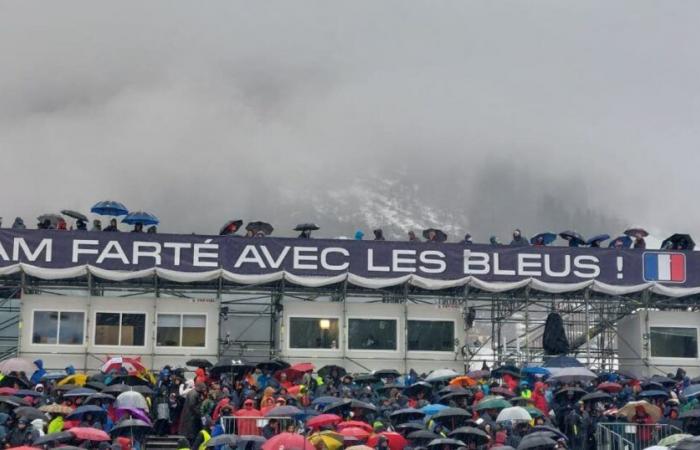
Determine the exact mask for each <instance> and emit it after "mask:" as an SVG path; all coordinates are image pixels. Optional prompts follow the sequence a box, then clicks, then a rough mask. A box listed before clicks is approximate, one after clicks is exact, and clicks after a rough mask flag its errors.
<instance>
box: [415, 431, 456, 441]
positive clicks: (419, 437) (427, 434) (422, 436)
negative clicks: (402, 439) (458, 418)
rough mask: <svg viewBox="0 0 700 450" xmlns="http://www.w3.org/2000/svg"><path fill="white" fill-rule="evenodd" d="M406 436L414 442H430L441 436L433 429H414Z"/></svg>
mask: <svg viewBox="0 0 700 450" xmlns="http://www.w3.org/2000/svg"><path fill="white" fill-rule="evenodd" d="M455 431H456V430H455ZM453 433H454V431H453ZM450 434H451V433H450ZM406 437H407V438H408V439H409V440H410V441H412V442H414V443H416V442H421V441H427V442H430V441H432V440H433V439H438V438H440V436H439V435H438V434H435V433H433V432H432V431H428V430H419V431H413V432H411V433H408V436H406Z"/></svg>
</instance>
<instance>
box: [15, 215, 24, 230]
mask: <svg viewBox="0 0 700 450" xmlns="http://www.w3.org/2000/svg"><path fill="white" fill-rule="evenodd" d="M12 229H13V230H26V229H27V226H26V225H25V224H24V220H22V218H21V217H15V221H14V222H13V223H12Z"/></svg>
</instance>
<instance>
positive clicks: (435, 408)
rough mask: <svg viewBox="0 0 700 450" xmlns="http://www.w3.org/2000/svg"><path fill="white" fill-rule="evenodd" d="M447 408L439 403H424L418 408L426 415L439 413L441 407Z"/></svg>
mask: <svg viewBox="0 0 700 450" xmlns="http://www.w3.org/2000/svg"><path fill="white" fill-rule="evenodd" d="M445 408H447V406H445V405H440V404H434V405H425V406H424V407H422V408H421V409H420V410H421V411H423V412H424V413H425V415H427V416H432V415H434V414H437V413H439V412H440V411H442V410H443V409H445Z"/></svg>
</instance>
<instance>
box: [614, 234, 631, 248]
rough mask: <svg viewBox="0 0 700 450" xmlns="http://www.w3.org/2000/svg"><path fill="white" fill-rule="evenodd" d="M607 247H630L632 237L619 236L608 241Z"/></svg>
mask: <svg viewBox="0 0 700 450" xmlns="http://www.w3.org/2000/svg"><path fill="white" fill-rule="evenodd" d="M608 247H609V248H616V247H620V248H630V247H632V238H631V237H629V236H619V237H616V238H615V239H613V240H612V241H610V244H609V245H608Z"/></svg>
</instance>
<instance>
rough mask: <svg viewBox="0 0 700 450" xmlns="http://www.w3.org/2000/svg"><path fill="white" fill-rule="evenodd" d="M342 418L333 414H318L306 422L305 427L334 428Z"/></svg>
mask: <svg viewBox="0 0 700 450" xmlns="http://www.w3.org/2000/svg"><path fill="white" fill-rule="evenodd" d="M342 420H343V418H342V417H340V416H338V415H335V414H320V415H318V416H315V417H312V418H310V419H308V420H307V421H306V426H307V427H309V428H320V427H326V426H329V425H332V426H335V425H337V424H338V423H340V421H342Z"/></svg>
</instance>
